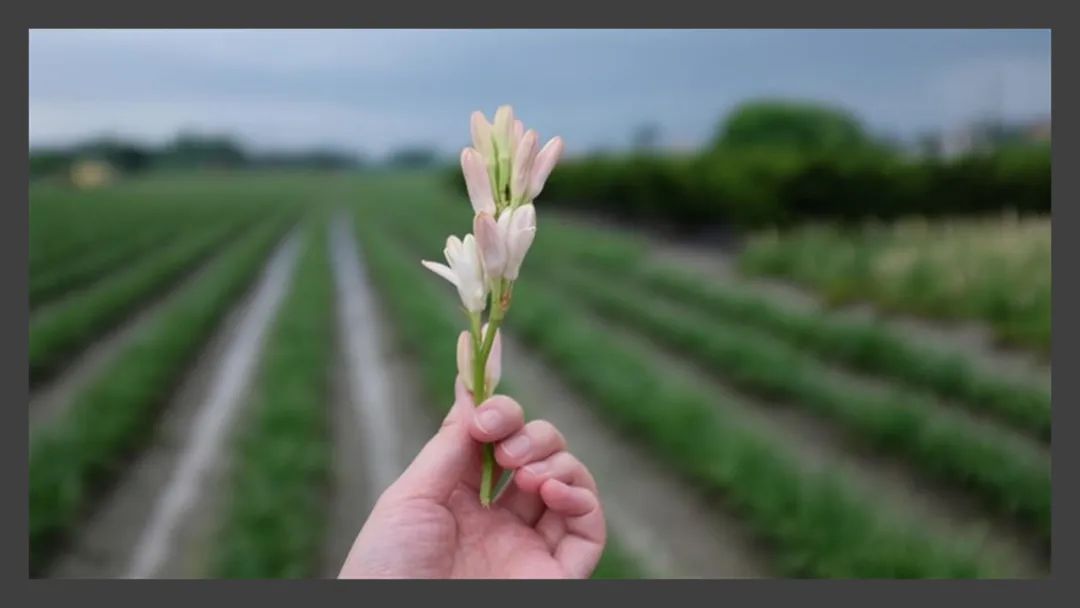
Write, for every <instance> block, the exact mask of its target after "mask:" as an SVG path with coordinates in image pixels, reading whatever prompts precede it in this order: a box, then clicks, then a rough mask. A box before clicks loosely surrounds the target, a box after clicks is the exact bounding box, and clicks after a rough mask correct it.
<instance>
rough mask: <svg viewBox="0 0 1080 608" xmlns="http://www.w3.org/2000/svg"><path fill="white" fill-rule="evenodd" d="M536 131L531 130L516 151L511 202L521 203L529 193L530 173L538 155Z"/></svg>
mask: <svg viewBox="0 0 1080 608" xmlns="http://www.w3.org/2000/svg"><path fill="white" fill-rule="evenodd" d="M537 150H538V148H537V136H536V131H533V130H532V129H529V130H528V131H526V132H525V134H524V135H522V136H521V139H520V141H518V143H517V147H516V148H515V149H514V158H513V165H512V168H511V170H510V200H511V201H513V202H519V201H521V200H522V199H523V198H525V197H526V196H527V195H528V193H529V172H530V171H531V170H532V167H533V159H535V158H536V153H537Z"/></svg>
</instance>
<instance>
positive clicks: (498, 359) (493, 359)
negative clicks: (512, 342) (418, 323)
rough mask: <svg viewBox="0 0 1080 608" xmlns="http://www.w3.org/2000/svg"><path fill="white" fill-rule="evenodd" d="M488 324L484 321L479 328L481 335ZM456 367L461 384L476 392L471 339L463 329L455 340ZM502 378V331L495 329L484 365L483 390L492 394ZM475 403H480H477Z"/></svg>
mask: <svg viewBox="0 0 1080 608" xmlns="http://www.w3.org/2000/svg"><path fill="white" fill-rule="evenodd" d="M487 331H488V326H487V324H486V323H485V324H484V327H483V329H482V330H481V334H480V335H481V336H486V335H487ZM457 368H458V377H459V378H461V382H462V384H464V385H465V388H466V389H468V390H469V392H470V393H475V392H476V387H475V386H474V383H473V378H474V377H475V376H474V371H473V341H472V336H471V335H470V334H469V332H467V331H463V332H461V333H460V334H458V342H457ZM501 379H502V333H501V332H500V331H498V330H496V331H495V339H494V340H493V341H492V343H491V351H489V352H488V360H487V365H485V366H484V383H485V384H486V385H487V386H486V387H485V389H487V390H486V391H485V392H486V393H487V394H489V395H490V394H492V393H494V392H495V387H497V386H498V385H499V380H501ZM477 405H480V404H479V403H478V404H477Z"/></svg>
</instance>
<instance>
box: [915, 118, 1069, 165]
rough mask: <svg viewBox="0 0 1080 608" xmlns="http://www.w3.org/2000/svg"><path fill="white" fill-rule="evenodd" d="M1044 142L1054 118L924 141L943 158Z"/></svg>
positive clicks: (974, 127) (980, 126)
mask: <svg viewBox="0 0 1080 608" xmlns="http://www.w3.org/2000/svg"><path fill="white" fill-rule="evenodd" d="M1044 141H1050V118H1041V119H1038V120H1034V121H1030V122H1024V123H1000V122H993V121H986V122H978V123H973V124H970V125H966V126H964V127H961V128H959V129H953V130H951V131H947V132H945V133H942V134H940V135H938V136H937V137H931V138H928V139H926V140H924V142H923V144H924V146H923V150H924V151H925V152H929V153H932V154H936V155H940V156H945V157H956V156H962V155H965V154H971V153H973V152H981V151H987V150H992V149H994V148H997V147H999V146H1002V145H1006V144H1011V143H1036V142H1044ZM928 148H929V149H928Z"/></svg>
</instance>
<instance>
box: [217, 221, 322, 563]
mask: <svg viewBox="0 0 1080 608" xmlns="http://www.w3.org/2000/svg"><path fill="white" fill-rule="evenodd" d="M321 219H322V218H318V217H316V218H313V219H312V220H311V223H310V224H309V228H308V230H307V238H306V239H305V249H304V253H303V255H302V256H301V258H300V262H299V264H298V266H297V268H296V272H295V275H294V276H295V278H294V280H293V285H292V288H291V289H290V292H289V295H288V297H287V299H286V300H285V302H284V304H283V305H282V308H281V310H280V312H279V313H278V317H277V320H276V321H275V324H274V327H273V330H272V333H271V334H270V337H269V339H268V340H267V343H266V346H265V350H264V352H263V355H262V360H261V362H260V367H259V370H258V375H257V377H256V385H255V387H254V389H253V391H252V394H253V398H252V403H251V406H252V409H251V410H250V412H249V413H248V414H246V415H245V422H244V425H243V429H242V431H241V432H240V433H239V435H238V438H237V444H236V447H235V451H234V459H233V466H232V472H231V485H230V486H229V489H228V491H229V492H230V495H231V500H230V501H229V503H228V507H227V510H226V513H225V516H224V520H223V523H222V525H221V528H220V530H219V532H218V537H217V539H216V541H215V543H214V545H213V554H212V556H211V559H210V568H211V574H212V575H214V576H215V577H219V578H300V577H309V576H313V575H315V574H317V572H316V569H317V567H318V560H317V558H318V553H319V546H320V543H321V542H322V531H323V526H324V524H325V516H326V512H325V499H326V492H325V490H326V484H327V470H328V462H329V458H330V454H329V453H328V447H329V443H328V442H329V439H328V432H327V431H328V427H327V425H328V424H329V421H328V420H327V408H328V407H329V377H328V375H327V372H326V370H327V369H329V367H330V360H331V357H332V356H333V348H332V345H333V335H334V315H333V307H334V301H333V298H334V292H333V281H332V277H331V273H330V264H329V259H328V257H327V250H326V237H325V232H326V231H325V226H324V225H323V222H321V221H318V220H321Z"/></svg>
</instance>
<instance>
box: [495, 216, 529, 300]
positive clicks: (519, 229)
mask: <svg viewBox="0 0 1080 608" xmlns="http://www.w3.org/2000/svg"><path fill="white" fill-rule="evenodd" d="M498 225H499V231H500V232H501V233H502V235H503V241H504V242H505V243H506V268H505V269H504V270H503V277H504V278H506V279H509V280H511V281H514V280H517V277H518V272H519V271H520V270H521V263H522V262H523V261H525V254H526V253H528V252H529V247H531V246H532V243H533V238H534V237H535V236H536V208H535V207H533V205H532V204H531V203H530V204H526V205H522V206H520V207H517V208H515V209H512V210H507V211H504V212H503V214H502V215H501V216H499V221H498Z"/></svg>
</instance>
